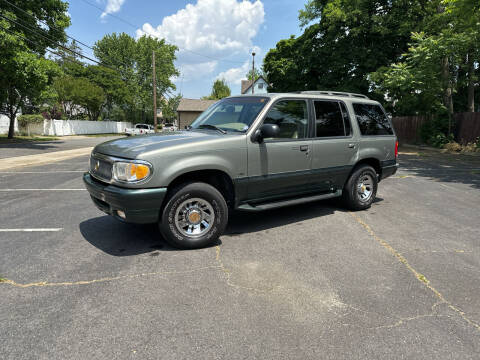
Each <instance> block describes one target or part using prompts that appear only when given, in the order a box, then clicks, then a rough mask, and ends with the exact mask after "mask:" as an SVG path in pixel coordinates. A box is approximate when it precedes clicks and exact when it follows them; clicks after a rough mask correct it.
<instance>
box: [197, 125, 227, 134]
mask: <svg viewBox="0 0 480 360" xmlns="http://www.w3.org/2000/svg"><path fill="white" fill-rule="evenodd" d="M202 128H203V129H212V130H217V131H220V132H221V133H222V134H226V133H227V132H226V131H225V130H223V129H220V128H219V127H216V126H215V125H210V124H202V125H198V126H197V129H202Z"/></svg>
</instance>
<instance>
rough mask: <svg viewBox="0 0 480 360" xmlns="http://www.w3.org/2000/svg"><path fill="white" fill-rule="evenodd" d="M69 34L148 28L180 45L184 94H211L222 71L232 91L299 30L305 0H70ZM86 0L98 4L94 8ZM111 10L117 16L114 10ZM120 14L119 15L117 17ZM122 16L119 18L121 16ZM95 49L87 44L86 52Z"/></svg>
mask: <svg viewBox="0 0 480 360" xmlns="http://www.w3.org/2000/svg"><path fill="white" fill-rule="evenodd" d="M69 3H70V8H69V14H70V16H71V18H72V25H71V26H70V28H68V29H67V32H68V34H69V35H70V36H73V37H75V38H77V39H79V40H81V41H82V42H84V43H86V44H89V45H93V44H94V43H95V41H97V40H99V39H101V38H102V37H103V36H104V35H105V34H109V33H112V32H117V33H119V32H125V33H127V34H130V35H131V36H134V37H138V36H141V35H142V34H150V35H152V36H158V37H161V38H165V39H166V40H167V42H170V43H172V44H175V45H177V46H178V47H179V48H181V50H180V51H179V52H177V58H178V59H177V61H176V66H177V68H178V69H179V70H180V72H181V75H180V76H179V77H178V78H176V79H175V80H174V82H175V84H176V85H177V92H181V93H182V94H183V95H184V96H185V97H189V98H199V97H201V96H204V95H208V94H209V93H210V91H211V87H212V83H213V81H214V80H215V79H216V78H219V77H223V78H225V80H226V81H227V82H228V84H229V85H230V88H231V89H232V94H238V93H240V80H241V79H242V78H244V76H245V74H246V73H247V71H248V70H249V69H250V68H251V66H252V63H251V55H250V54H251V52H252V50H255V51H256V53H257V54H258V56H256V59H255V63H256V64H260V65H261V63H262V59H263V56H264V55H265V53H266V52H267V51H268V50H269V49H270V48H272V47H275V45H276V43H277V41H279V40H281V39H285V38H288V37H289V36H290V35H299V34H300V33H301V30H300V28H299V25H298V10H300V9H301V8H303V6H304V1H302V0H262V1H260V0H256V1H248V0H243V1H242V0H191V1H183V0H71V1H69ZM88 3H91V4H93V5H95V6H96V7H98V8H95V7H93V6H91V5H89V4H88ZM112 15H113V16H112ZM116 17H118V18H116ZM119 18H120V19H119ZM89 52H90V53H91V50H89V49H85V51H84V53H85V54H88V53H89Z"/></svg>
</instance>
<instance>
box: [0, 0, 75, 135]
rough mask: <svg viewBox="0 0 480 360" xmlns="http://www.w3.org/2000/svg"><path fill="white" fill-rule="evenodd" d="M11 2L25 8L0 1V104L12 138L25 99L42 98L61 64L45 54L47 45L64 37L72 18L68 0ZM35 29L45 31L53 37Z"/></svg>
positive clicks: (33, 101) (20, 0) (34, 99)
mask: <svg viewBox="0 0 480 360" xmlns="http://www.w3.org/2000/svg"><path fill="white" fill-rule="evenodd" d="M10 2H11V3H12V4H14V5H16V6H17V7H18V8H21V9H23V10H24V11H25V12H22V11H20V10H18V8H15V7H14V6H11V5H9V4H8V3H6V2H1V3H0V14H1V15H2V18H1V19H0V48H1V49H2V55H1V56H0V104H1V105H2V107H4V108H6V110H7V113H8V115H9V118H10V126H9V131H8V137H9V138H12V137H13V135H14V122H15V117H16V115H17V113H18V111H19V109H20V108H22V107H23V106H24V104H25V102H26V101H28V102H30V103H35V102H40V101H41V99H42V96H43V95H45V91H46V90H47V88H48V86H49V85H50V84H51V83H52V81H53V77H54V75H55V74H56V73H57V72H58V66H57V65H56V64H55V63H54V62H52V61H50V60H47V59H45V58H44V55H45V51H46V48H47V47H56V43H57V42H64V41H65V32H64V29H65V28H66V27H67V26H68V25H69V24H70V18H69V17H68V15H67V14H66V11H67V8H68V5H67V3H66V2H63V1H61V0H49V1H27V2H26V1H22V0H12V1H10ZM29 14H30V15H31V16H30V15H29ZM32 16H33V17H32ZM19 24H23V25H24V26H25V27H24V26H21V25H19ZM28 28H30V29H28ZM32 29H33V30H32ZM35 33H43V34H45V36H46V37H48V38H50V39H51V40H46V39H45V38H41V37H39V36H35Z"/></svg>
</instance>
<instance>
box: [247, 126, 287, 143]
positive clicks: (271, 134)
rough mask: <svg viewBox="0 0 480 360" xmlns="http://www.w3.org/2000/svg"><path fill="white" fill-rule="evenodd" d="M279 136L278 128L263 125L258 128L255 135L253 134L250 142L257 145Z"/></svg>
mask: <svg viewBox="0 0 480 360" xmlns="http://www.w3.org/2000/svg"><path fill="white" fill-rule="evenodd" d="M279 134H280V128H279V127H278V125H275V124H263V125H262V126H260V128H259V129H257V131H255V134H253V137H252V140H253V141H255V142H258V143H260V144H261V143H262V142H263V139H268V138H276V137H278V135H279Z"/></svg>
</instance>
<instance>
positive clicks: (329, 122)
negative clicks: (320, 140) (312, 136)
mask: <svg viewBox="0 0 480 360" xmlns="http://www.w3.org/2000/svg"><path fill="white" fill-rule="evenodd" d="M314 105H315V128H316V137H331V136H345V134H346V129H345V125H344V123H343V122H344V118H343V114H342V111H341V110H340V103H338V102H337V101H314ZM347 120H348V119H347ZM348 135H350V130H349V132H348Z"/></svg>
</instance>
